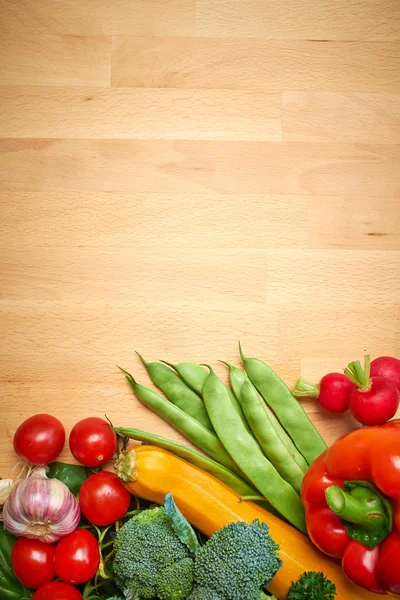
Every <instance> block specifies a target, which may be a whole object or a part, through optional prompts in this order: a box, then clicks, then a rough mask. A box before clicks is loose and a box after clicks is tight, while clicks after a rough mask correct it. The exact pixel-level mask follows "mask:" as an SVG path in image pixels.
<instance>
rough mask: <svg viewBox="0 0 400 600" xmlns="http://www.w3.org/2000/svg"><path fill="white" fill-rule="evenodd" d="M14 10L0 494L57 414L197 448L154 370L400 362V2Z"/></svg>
mask: <svg viewBox="0 0 400 600" xmlns="http://www.w3.org/2000/svg"><path fill="white" fill-rule="evenodd" d="M0 4H1V6H0V8H1V10H0V21H1V26H0V27H1V36H0V136H1V139H0V180H1V188H0V210H1V235H0V262H1V267H0V277H1V279H0V310H1V315H0V328H1V338H0V339H1V357H0V370H1V373H0V377H1V420H0V427H1V432H0V450H1V451H0V474H1V475H3V476H4V475H6V473H7V472H8V471H9V470H10V468H11V467H12V465H13V464H14V462H15V456H14V455H13V452H12V449H11V439H12V435H13V432H14V430H15V428H16V427H17V426H18V424H19V423H20V422H21V421H22V420H23V419H24V418H26V417H27V416H28V415H31V414H33V413H36V412H44V411H47V412H51V413H53V414H55V415H57V416H58V417H59V418H61V419H62V420H63V422H64V423H65V425H66V429H67V431H69V430H70V428H71V426H72V425H73V424H74V422H76V421H77V420H78V419H80V418H83V417H86V416H89V415H100V416H101V415H103V414H105V413H106V414H107V415H108V417H109V418H110V419H112V421H113V422H114V423H115V424H116V425H120V426H122V425H123V426H136V427H141V428H144V429H147V430H151V431H153V432H156V433H164V434H166V435H168V436H171V437H176V438H179V436H178V435H177V434H175V433H174V432H173V431H172V430H171V429H170V428H169V427H168V426H167V425H164V424H163V423H162V422H161V421H160V420H159V419H158V418H157V417H154V416H152V415H151V414H150V413H149V412H148V410H147V409H145V408H143V407H141V406H140V405H139V403H138V402H137V401H136V400H135V399H134V398H133V397H132V395H131V392H130V389H129V387H128V385H127V384H126V382H125V380H124V378H123V376H122V375H121V374H120V373H119V371H118V370H117V368H116V366H115V365H116V364H120V365H121V366H123V367H125V368H126V369H129V370H131V371H132V372H133V373H134V374H135V375H136V376H137V378H138V380H139V381H141V382H146V381H147V378H146V376H145V375H144V372H143V368H141V366H140V364H139V362H138V359H137V358H136V356H135V354H134V351H135V350H138V351H140V352H141V353H143V355H144V356H145V357H146V358H147V359H148V360H155V359H159V358H164V359H166V360H169V361H181V360H193V361H196V362H203V361H207V362H211V363H212V364H214V365H217V362H216V361H217V360H218V359H225V360H230V361H233V362H237V361H238V352H237V340H239V339H240V340H241V342H242V344H243V347H244V350H245V352H246V353H247V354H248V355H253V356H258V357H260V358H263V359H265V360H267V361H268V362H269V363H270V364H271V365H272V366H273V367H275V368H276V370H277V371H278V373H279V374H281V375H282V377H283V378H284V379H285V380H286V381H287V383H288V384H289V385H292V384H293V383H294V382H295V379H296V377H297V376H298V375H299V374H300V373H302V374H303V375H305V376H307V377H310V378H312V379H318V378H319V377H320V376H322V375H323V374H324V373H325V372H327V371H328V370H331V369H341V368H343V367H344V366H345V365H346V364H347V362H349V361H350V360H354V359H357V358H361V357H362V356H363V354H364V353H365V352H369V353H371V355H372V356H377V355H379V354H389V355H396V354H397V355H398V356H399V355H400V335H399V322H400V308H399V307H400V253H399V250H400V145H399V139H400V137H399V136H400V5H399V2H398V0H285V1H284V2H277V1H276V0H197V1H195V0H39V1H37V2H35V1H33V0H2V1H1V3H0ZM217 368H218V372H219V373H220V374H221V375H222V376H225V372H224V368H223V367H222V365H220V366H219V367H217ZM305 405H306V406H307V409H308V410H310V412H311V414H312V418H313V419H314V420H315V422H316V424H317V425H318V427H319V428H320V429H321V431H322V432H323V434H324V436H325V437H326V439H327V440H328V441H329V442H330V441H333V440H334V439H335V437H336V436H337V435H338V434H339V433H342V432H344V431H347V430H349V429H350V428H351V427H353V426H354V424H353V423H352V422H351V420H350V419H349V418H348V417H342V416H340V417H335V418H328V417H326V416H325V415H322V414H321V413H320V412H319V410H318V409H317V408H316V406H315V404H314V403H312V402H306V403H305ZM63 457H64V458H68V457H69V455H68V452H67V450H66V451H65V452H64V454H63Z"/></svg>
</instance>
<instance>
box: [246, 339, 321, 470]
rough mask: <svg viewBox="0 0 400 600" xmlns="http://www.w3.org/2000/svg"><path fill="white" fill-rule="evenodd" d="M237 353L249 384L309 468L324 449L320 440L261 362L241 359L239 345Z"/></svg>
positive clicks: (281, 385)
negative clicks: (276, 419) (274, 416)
mask: <svg viewBox="0 0 400 600" xmlns="http://www.w3.org/2000/svg"><path fill="white" fill-rule="evenodd" d="M239 351H240V356H241V359H242V361H243V364H244V368H245V369H246V373H247V375H248V376H249V379H250V381H251V382H252V383H253V384H254V385H255V387H256V388H257V389H258V391H259V392H260V394H261V396H262V397H263V398H264V400H265V402H266V403H267V404H268V405H269V406H270V407H271V408H272V410H273V411H274V412H275V414H276V416H277V417H278V419H279V421H280V423H281V424H282V426H283V427H284V428H285V429H286V431H287V432H288V434H289V435H290V436H291V438H292V440H293V441H294V443H295V444H296V446H297V448H298V449H299V450H300V452H301V453H302V455H303V456H304V458H305V459H306V461H307V462H308V464H309V465H310V464H311V463H312V462H314V460H315V459H317V458H318V456H320V455H321V454H322V453H323V452H324V451H325V450H326V448H327V445H326V444H325V442H324V440H323V439H322V437H321V436H320V434H319V433H318V431H317V430H316V429H315V427H314V425H313V424H312V422H311V421H310V419H309V417H308V416H307V414H306V412H305V410H304V409H303V407H302V406H301V404H300V403H299V402H298V401H297V400H296V398H295V397H294V396H293V394H292V392H291V391H290V390H289V388H288V387H287V385H286V384H285V383H284V382H283V381H282V379H280V377H278V375H277V374H276V373H275V372H274V371H273V370H272V369H271V368H270V367H269V366H268V365H266V364H265V363H264V362H263V361H262V360H259V359H258V358H247V357H245V356H244V354H243V352H242V348H241V346H240V344H239Z"/></svg>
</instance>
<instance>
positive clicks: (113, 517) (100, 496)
mask: <svg viewBox="0 0 400 600" xmlns="http://www.w3.org/2000/svg"><path fill="white" fill-rule="evenodd" d="M130 500H131V495H130V493H129V492H128V490H126V489H125V488H124V486H123V485H122V483H121V482H120V480H119V478H118V477H117V475H115V473H110V472H109V471H100V472H99V473H94V475H91V476H90V477H89V478H88V479H86V481H85V482H84V483H83V485H82V487H81V490H80V492H79V504H80V505H81V510H82V513H83V515H84V516H85V517H86V518H87V520H88V521H90V523H93V524H94V525H111V523H114V522H115V521H118V519H120V518H121V517H123V516H124V514H125V513H126V512H127V510H128V508H129V504H130Z"/></svg>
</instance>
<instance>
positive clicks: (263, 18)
mask: <svg viewBox="0 0 400 600" xmlns="http://www.w3.org/2000/svg"><path fill="white" fill-rule="evenodd" d="M196 24H197V27H196V31H197V33H198V35H201V36H205V37H206V36H215V37H238V38H244V37H249V38H265V39H306V40H324V41H325V40H345V41H348V40H399V39H400V23H399V6H398V4H397V2H396V0H336V1H335V2H332V1H331V0H308V1H307V2H304V1H303V0H287V1H286V2H274V1H272V0H265V1H263V0H198V2H197V18H196Z"/></svg>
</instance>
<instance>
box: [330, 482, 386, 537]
mask: <svg viewBox="0 0 400 600" xmlns="http://www.w3.org/2000/svg"><path fill="white" fill-rule="evenodd" d="M326 501H327V502H328V506H329V508H330V509H331V510H333V512H334V513H335V514H337V515H338V517H340V518H341V519H343V520H344V521H348V522H349V523H354V524H356V525H362V526H363V527H367V528H368V529H374V527H375V525H376V524H377V521H379V520H380V519H382V518H384V517H385V515H384V514H383V513H371V508H370V507H369V506H368V504H367V503H366V502H365V503H364V502H362V501H360V500H359V499H358V498H353V496H351V495H350V494H348V493H347V492H345V491H344V490H342V488H340V487H339V486H337V485H332V486H331V487H329V488H328V489H327V490H326Z"/></svg>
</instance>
